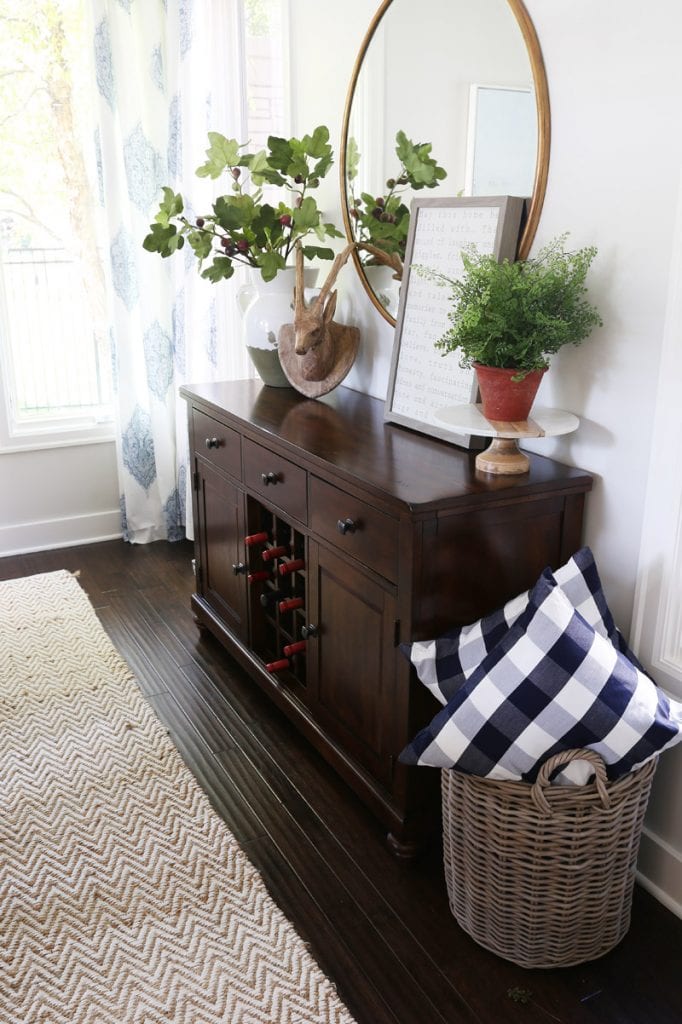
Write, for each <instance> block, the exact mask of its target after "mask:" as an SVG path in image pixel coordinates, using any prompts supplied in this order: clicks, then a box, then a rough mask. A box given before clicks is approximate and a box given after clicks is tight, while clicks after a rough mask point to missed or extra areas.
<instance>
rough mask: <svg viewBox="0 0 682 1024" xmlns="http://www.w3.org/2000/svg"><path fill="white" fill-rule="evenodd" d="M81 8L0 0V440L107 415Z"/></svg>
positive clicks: (87, 57) (87, 55)
mask: <svg viewBox="0 0 682 1024" xmlns="http://www.w3.org/2000/svg"><path fill="white" fill-rule="evenodd" d="M85 8H86V5H85V0H40V2H38V0H0V57H1V59H2V67H3V74H2V76H0V125H1V136H0V358H1V365H0V369H1V371H2V382H3V388H2V389H1V390H2V394H0V421H4V422H0V430H1V431H2V436H0V443H1V444H2V445H3V447H5V448H6V447H8V446H9V447H14V446H18V447H22V446H30V445H32V444H36V443H37V444H43V443H45V442H46V441H47V442H48V443H49V442H52V443H55V442H56V441H57V440H58V438H59V437H60V436H61V438H62V440H65V439H66V438H70V439H71V440H75V439H82V438H83V437H85V436H93V435H95V436H96V435H97V434H98V433H99V434H100V435H101V434H102V433H103V432H104V433H107V434H110V433H111V427H110V426H107V424H108V423H109V422H110V421H111V418H112V387H111V357H110V343H109V325H108V322H107V316H106V308H107V307H106V292H105V277H104V266H103V253H102V251H101V249H100V247H99V245H98V218H99V216H100V210H101V207H100V201H99V191H98V188H97V161H96V146H95V139H96V132H95V121H94V116H93V110H92V109H91V103H92V102H93V99H94V93H93V89H92V86H91V81H92V78H91V63H90V62H91V55H92V47H91V45H90V44H89V32H88V24H87V19H86V10H85Z"/></svg>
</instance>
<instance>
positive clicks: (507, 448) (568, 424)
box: [434, 405, 580, 475]
mask: <svg viewBox="0 0 682 1024" xmlns="http://www.w3.org/2000/svg"><path fill="white" fill-rule="evenodd" d="M532 413H533V415H532V417H531V418H530V419H527V420H523V421H521V422H507V421H505V420H489V419H486V417H485V416H484V415H483V413H482V412H481V406H480V405H451V406H447V407H446V408H445V409H438V410H437V411H436V412H435V413H434V418H435V419H437V420H438V421H439V422H440V423H445V424H447V426H448V427H450V428H451V429H453V430H456V431H458V432H459V433H466V434H473V435H474V436H477V437H492V439H493V440H492V442H491V444H490V447H489V448H486V450H485V451H484V452H481V453H480V454H479V455H477V456H476V469H478V470H480V471H481V472H483V473H505V474H510V475H511V474H515V473H527V472H528V468H529V466H530V461H529V459H528V456H527V455H524V453H523V452H522V451H519V440H520V439H521V438H524V437H558V436H559V435H560V434H570V433H572V432H573V431H574V430H577V429H578V426H579V425H580V420H579V419H578V417H577V416H574V414H573V413H572V412H563V411H562V410H561V409H535V408H533V409H532Z"/></svg>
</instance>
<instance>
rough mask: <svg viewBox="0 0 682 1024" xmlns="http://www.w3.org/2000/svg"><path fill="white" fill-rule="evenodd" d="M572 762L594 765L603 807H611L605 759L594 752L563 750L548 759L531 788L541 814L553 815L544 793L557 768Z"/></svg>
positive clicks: (596, 784)
mask: <svg viewBox="0 0 682 1024" xmlns="http://www.w3.org/2000/svg"><path fill="white" fill-rule="evenodd" d="M571 761H587V762H589V764H591V765H592V767H593V768H594V771H595V778H594V784H595V787H596V790H597V793H598V794H599V799H600V800H601V802H602V806H603V807H609V806H610V804H611V801H610V798H609V794H608V791H607V789H606V784H607V782H608V778H607V775H606V765H605V764H604V760H603V758H602V757H601V756H600V755H599V754H597V753H596V751H594V750H561V751H560V752H559V753H558V754H553V755H552V757H548V758H547V760H546V761H545V763H544V764H543V765H542V767H541V768H540V771H539V772H538V777H537V779H536V780H535V782H534V783H533V785H532V787H531V791H530V796H531V800H532V801H533V803H534V804H535V806H536V807H537V809H538V810H539V811H540V813H541V814H550V815H551V813H552V808H551V807H550V805H549V802H548V800H547V797H546V796H545V792H544V791H545V789H546V788H547V786H550V785H551V775H552V773H553V772H555V771H556V769H557V768H561V767H562V766H563V765H566V764H569V763H570V762H571Z"/></svg>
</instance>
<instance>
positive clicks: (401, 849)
mask: <svg viewBox="0 0 682 1024" xmlns="http://www.w3.org/2000/svg"><path fill="white" fill-rule="evenodd" d="M386 845H387V846H388V848H389V850H390V851H391V853H392V854H393V856H394V857H395V859H396V860H400V861H405V862H406V863H408V862H410V861H413V860H416V859H417V857H418V856H419V854H420V853H421V852H422V850H423V849H424V844H423V843H421V842H419V841H418V840H416V839H399V838H398V837H397V836H396V835H394V834H393V832H389V833H388V835H387V836H386Z"/></svg>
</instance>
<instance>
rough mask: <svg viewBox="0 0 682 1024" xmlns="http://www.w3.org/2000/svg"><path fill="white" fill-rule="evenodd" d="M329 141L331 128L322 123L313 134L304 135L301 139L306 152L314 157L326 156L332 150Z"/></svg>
mask: <svg viewBox="0 0 682 1024" xmlns="http://www.w3.org/2000/svg"><path fill="white" fill-rule="evenodd" d="M328 143H329V129H328V128H327V127H326V126H325V125H323V124H321V125H319V126H318V127H317V128H316V129H315V131H314V132H313V134H312V135H304V136H303V138H302V139H301V144H302V146H303V149H304V152H306V153H307V154H308V156H312V157H318V158H319V157H326V156H328V155H329V153H330V152H331V146H329V145H328Z"/></svg>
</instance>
